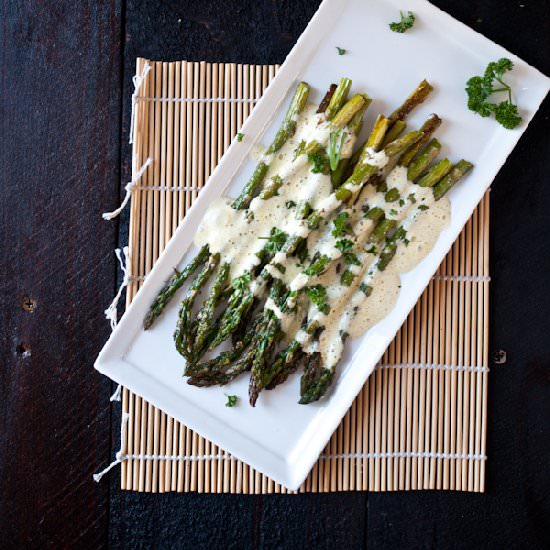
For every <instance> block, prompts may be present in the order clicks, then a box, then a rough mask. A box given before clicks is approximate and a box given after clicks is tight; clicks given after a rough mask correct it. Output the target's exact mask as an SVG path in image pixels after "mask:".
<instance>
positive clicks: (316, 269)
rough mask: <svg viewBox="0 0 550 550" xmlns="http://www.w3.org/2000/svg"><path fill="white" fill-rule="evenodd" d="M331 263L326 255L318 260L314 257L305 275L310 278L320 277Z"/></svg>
mask: <svg viewBox="0 0 550 550" xmlns="http://www.w3.org/2000/svg"><path fill="white" fill-rule="evenodd" d="M329 263H330V258H329V257H328V256H325V255H324V254H323V255H322V256H319V257H317V258H315V257H314V259H313V263H312V264H311V265H309V266H308V267H307V268H306V269H305V270H304V273H305V274H306V275H307V276H308V277H315V276H316V275H320V274H321V273H323V271H325V269H326V268H327V266H328V264H329Z"/></svg>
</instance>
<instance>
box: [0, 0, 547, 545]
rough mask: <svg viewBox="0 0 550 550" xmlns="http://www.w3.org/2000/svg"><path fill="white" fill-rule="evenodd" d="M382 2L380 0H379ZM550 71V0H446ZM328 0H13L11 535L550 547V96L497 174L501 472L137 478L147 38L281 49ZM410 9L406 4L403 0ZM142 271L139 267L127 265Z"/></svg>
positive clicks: (6, 368)
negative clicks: (134, 197)
mask: <svg viewBox="0 0 550 550" xmlns="http://www.w3.org/2000/svg"><path fill="white" fill-rule="evenodd" d="M365 1H366V0H365ZM435 3H436V4H437V5H439V6H440V7H442V8H443V9H445V10H446V11H448V12H450V13H451V14H452V15H453V16H454V17H456V18H458V19H459V20H461V21H463V22H464V23H466V24H467V25H470V26H472V27H474V28H476V29H477V30H479V31H480V32H482V33H483V34H485V35H486V36H488V37H490V38H492V39H494V40H495V41H497V42H498V43H500V44H502V45H503V46H505V47H506V48H508V49H509V50H511V51H513V52H514V53H516V54H518V55H519V56H521V57H522V58H523V59H525V60H527V61H528V62H530V63H531V64H533V65H535V66H536V67H538V68H539V69H541V70H542V71H543V72H545V73H546V74H550V55H549V54H550V51H549V45H548V37H549V36H550V20H549V13H550V4H549V2H548V0H539V1H534V0H519V1H518V0H515V1H513V2H502V1H500V0H486V1H484V2H476V3H473V2H459V1H453V0H436V1H435ZM317 4H318V0H302V1H297V0H294V1H290V0H271V1H267V0H256V1H253V0H246V1H238V0H225V1H220V0H209V1H205V0H203V1H201V2H199V1H195V2H190V1H186V2H184V1H178V0H164V1H162V2H154V1H152V0H150V1H138V0H111V1H106V0H105V1H101V2H97V1H90V0H81V1H67V0H55V1H50V2H38V1H35V2H33V1H30V0H27V1H24V0H5V1H4V2H2V4H1V6H0V23H1V25H0V44H1V45H2V56H1V61H0V70H1V73H0V109H1V110H0V140H1V141H0V182H1V185H0V211H1V219H0V231H1V239H0V247H1V255H0V257H1V266H2V270H1V273H2V277H1V280H0V292H1V304H2V310H1V313H0V338H1V339H2V360H1V366H0V377H1V378H0V411H1V414H0V487H1V490H0V544H1V546H2V548H26V547H29V548H45V547H55V548H70V547H76V548H98V547H103V546H107V545H109V544H111V545H112V546H114V547H129V548H134V547H135V548H171V547H174V548H193V549H201V548H223V549H229V548H235V549H244V548H277V549H279V548H333V549H340V548H342V549H351V548H363V547H369V548H392V549H393V548H469V549H472V548H530V549H538V548H545V547H546V548H548V547H549V546H550V534H549V530H548V521H549V518H550V497H549V494H550V423H549V420H550V336H549V335H548V328H549V318H550V284H549V269H548V268H549V267H550V215H549V213H548V212H549V210H548V207H549V205H550V179H549V173H550V172H549V170H550V141H549V139H548V117H549V114H550V101H548V100H547V101H546V102H545V103H544V105H543V106H542V109H541V111H540V112H539V114H538V115H537V117H536V118H535V120H534V121H533V122H532V123H531V126H530V127H529V129H528V130H527V132H526V133H525V135H524V136H523V138H522V139H521V141H520V143H519V145H518V147H517V148H516V150H515V151H514V153H513V154H512V155H511V156H510V158H509V159H508V162H507V163H506V165H505V167H504V168H503V169H502V170H501V172H500V174H499V176H498V177H497V179H496V180H495V182H494V185H493V193H492V199H491V200H492V205H491V207H492V213H491V216H492V235H491V238H492V243H491V246H492V265H491V272H492V274H493V282H492V285H491V309H492V311H491V341H492V348H493V349H503V350H506V352H507V355H508V361H507V363H506V364H504V365H498V366H494V367H493V369H492V373H491V375H490V378H489V381H490V384H489V424H488V455H489V462H488V466H487V470H488V487H487V492H486V494H484V495H474V494H472V495H470V494H465V493H443V492H417V493H393V494H392V493H389V494H367V493H340V494H327V495H312V494H307V495H299V496H230V495H220V496H218V495H196V494H167V495H150V494H136V493H128V492H121V491H120V490H119V472H118V470H117V471H115V472H114V473H113V474H111V476H110V481H109V479H105V480H104V481H103V482H102V483H101V484H95V483H94V482H93V481H92V478H91V474H92V473H93V472H94V471H96V470H97V469H98V468H100V467H102V466H104V465H105V464H106V463H108V462H109V461H110V460H111V458H112V456H113V452H114V449H116V448H117V447H118V445H119V442H118V433H119V427H118V426H119V423H118V418H117V414H119V413H118V408H117V407H115V408H111V407H110V406H109V395H110V394H111V390H112V388H111V384H110V382H109V381H108V380H107V379H106V378H104V377H102V376H100V375H99V374H97V373H96V372H95V371H94V370H93V369H92V364H93V361H94V359H95V357H96V354H97V353H98V351H99V350H100V348H101V346H102V345H103V343H104V342H105V340H106V339H107V337H108V334H109V327H108V323H107V322H106V321H105V319H104V318H103V310H104V309H105V307H106V305H107V303H108V301H109V300H110V297H111V296H112V295H113V293H114V292H115V288H116V284H117V271H116V265H115V258H114V255H113V248H114V247H115V246H116V245H117V243H118V242H119V241H120V242H125V239H126V230H127V219H125V218H124V217H123V219H122V220H121V222H120V224H119V225H118V226H117V223H116V222H112V223H107V222H104V221H102V220H101V213H102V212H103V211H105V210H110V209H111V208H113V207H114V206H115V205H116V204H118V201H119V195H120V192H121V182H125V181H127V179H128V174H129V157H130V150H129V146H128V145H127V134H128V126H129V110H130V109H129V97H130V92H131V90H130V81H131V76H132V75H133V74H134V62H135V57H136V56H138V55H141V56H145V57H149V58H152V59H163V60H176V59H188V60H207V61H227V62H243V63H280V62H282V61H283V60H284V58H285V55H286V53H287V52H288V51H289V49H290V48H291V47H292V45H293V44H294V42H295V40H296V38H297V37H298V36H299V34H300V33H301V32H302V30H303V29H304V27H305V25H306V23H307V22H308V20H309V19H310V17H311V15H312V14H313V13H314V11H315V9H316V7H317ZM403 7H404V8H406V7H407V6H406V2H405V3H404V4H403ZM118 277H120V274H118Z"/></svg>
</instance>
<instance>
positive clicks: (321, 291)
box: [306, 285, 330, 315]
mask: <svg viewBox="0 0 550 550" xmlns="http://www.w3.org/2000/svg"><path fill="white" fill-rule="evenodd" d="M306 294H307V297H308V298H309V299H310V301H311V303H312V304H314V305H315V306H316V307H317V309H318V310H319V311H320V312H321V313H324V314H325V315H328V313H329V311H330V306H329V304H328V301H327V289H326V288H325V287H324V286H322V285H314V286H308V287H307V288H306Z"/></svg>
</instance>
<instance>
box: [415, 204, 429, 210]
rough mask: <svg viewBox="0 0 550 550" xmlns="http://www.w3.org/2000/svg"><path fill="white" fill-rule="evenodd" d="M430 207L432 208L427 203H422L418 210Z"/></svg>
mask: <svg viewBox="0 0 550 550" xmlns="http://www.w3.org/2000/svg"><path fill="white" fill-rule="evenodd" d="M428 208H430V207H429V206H426V205H425V204H421V205H420V206H419V207H418V210H428Z"/></svg>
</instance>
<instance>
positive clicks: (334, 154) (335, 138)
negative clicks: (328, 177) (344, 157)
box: [328, 128, 347, 171]
mask: <svg viewBox="0 0 550 550" xmlns="http://www.w3.org/2000/svg"><path fill="white" fill-rule="evenodd" d="M346 136H347V133H346V132H345V131H344V129H343V128H339V129H338V130H336V131H334V132H331V133H330V136H329V138H328V159H329V164H330V169H331V170H332V171H334V170H336V168H338V163H339V162H340V155H341V154H342V147H343V145H344V141H346Z"/></svg>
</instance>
